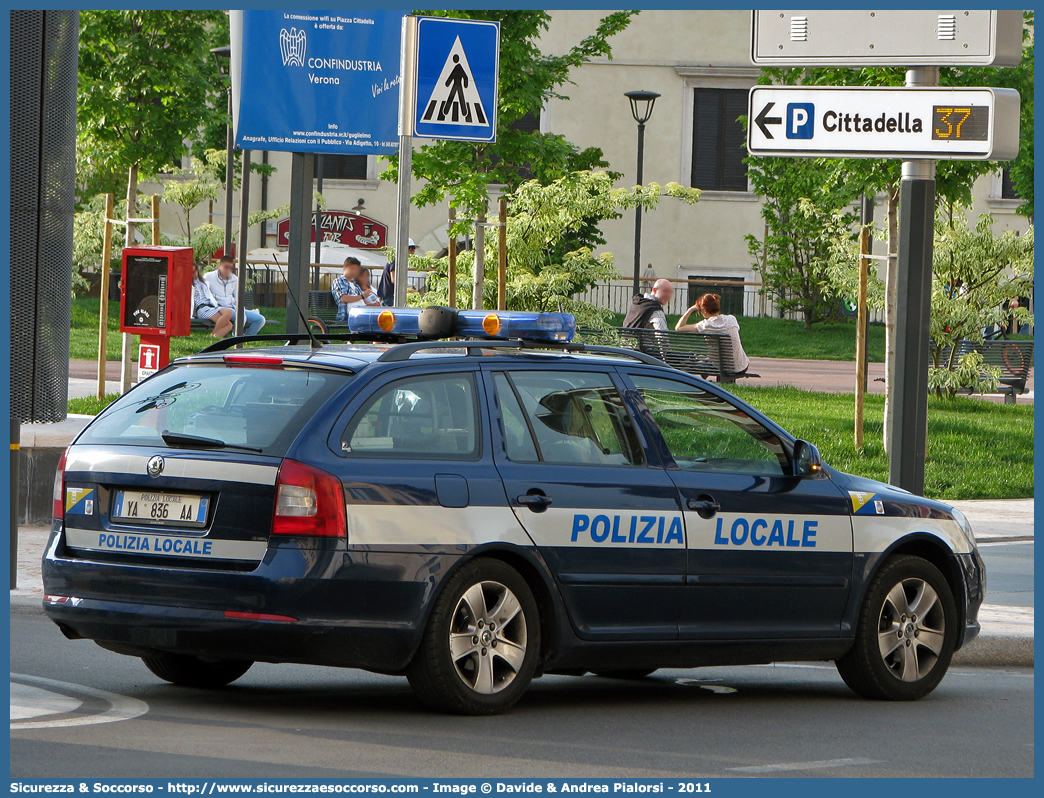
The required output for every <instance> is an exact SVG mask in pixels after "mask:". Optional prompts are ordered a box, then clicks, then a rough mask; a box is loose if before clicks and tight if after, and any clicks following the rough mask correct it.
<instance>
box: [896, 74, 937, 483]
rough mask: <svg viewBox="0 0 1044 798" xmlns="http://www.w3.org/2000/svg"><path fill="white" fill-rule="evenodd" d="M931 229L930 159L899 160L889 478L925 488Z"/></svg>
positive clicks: (910, 81) (911, 77)
mask: <svg viewBox="0 0 1044 798" xmlns="http://www.w3.org/2000/svg"><path fill="white" fill-rule="evenodd" d="M938 83H939V70H938V68H935V67H929V68H923V69H910V70H907V73H906V85H908V86H935V85H938ZM934 233H935V162H934V161H923V160H917V161H903V166H902V182H901V183H900V188H899V263H898V272H899V275H898V291H897V301H896V324H895V333H896V336H895V337H896V351H895V391H894V394H893V401H894V407H895V411H894V417H893V421H892V434H891V439H890V440H889V445H888V481H889V482H890V483H891V484H893V485H895V486H896V487H900V488H903V489H904V490H908V491H910V492H911V493H914V494H917V495H921V494H923V493H924V463H925V455H926V450H927V448H928V366H929V356H928V342H929V326H930V322H931V299H932V247H933V243H934V240H933V239H934Z"/></svg>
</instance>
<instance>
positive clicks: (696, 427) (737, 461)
mask: <svg viewBox="0 0 1044 798" xmlns="http://www.w3.org/2000/svg"><path fill="white" fill-rule="evenodd" d="M631 380H632V381H633V382H634V384H635V387H637V388H638V392H639V394H641V397H642V400H643V401H644V402H645V406H646V407H648V408H649V412H650V413H652V417H653V419H654V420H655V421H656V424H657V425H658V426H659V428H660V432H661V433H662V434H663V438H664V440H665V441H666V442H667V447H668V448H669V449H670V451H671V456H672V457H673V458H674V462H675V463H677V464H678V466H679V467H681V468H685V469H691V470H702V471H731V472H737V473H747V474H750V473H754V474H766V475H774V476H780V475H782V474H784V473H786V468H787V465H788V461H787V455H786V451H785V450H784V448H783V444H782V442H781V441H780V439H779V437H778V436H776V435H775V433H773V432H770V431H769V430H767V429H766V428H765V427H764V426H763V425H762V424H760V423H759V422H758V421H756V420H755V419H753V418H751V417H750V416H749V415H748V414H747V413H745V412H744V411H742V410H741V409H740V408H738V407H736V406H734V405H732V404H730V403H729V402H727V401H725V400H724V399H722V398H720V397H718V396H715V395H714V394H712V393H709V392H707V391H703V390H700V389H699V388H696V387H694V386H692V385H688V384H687V383H684V382H679V381H677V380H671V379H664V378H660V377H646V376H640V375H635V374H632V375H631Z"/></svg>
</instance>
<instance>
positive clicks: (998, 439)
mask: <svg viewBox="0 0 1044 798" xmlns="http://www.w3.org/2000/svg"><path fill="white" fill-rule="evenodd" d="M732 390H733V393H735V394H736V395H737V396H739V397H740V398H742V399H743V400H744V401H746V402H749V403H750V404H751V405H753V406H754V407H756V408H757V409H758V410H760V411H762V412H763V413H765V414H766V415H767V416H769V418H771V419H773V420H774V421H775V422H776V423H778V424H780V425H781V426H782V427H783V428H784V429H786V430H787V431H788V432H790V433H791V434H793V435H796V436H797V437H799V438H804V439H805V440H807V441H809V442H810V443H813V444H815V445H816V446H817V447H818V448H819V451H820V453H821V454H822V455H823V459H824V460H825V461H826V462H827V463H828V464H830V465H831V466H833V467H834V468H837V469H839V470H841V471H847V472H848V473H851V474H859V475H860V476H864V477H869V478H871V479H877V480H881V481H882V482H887V481H888V457H887V456H886V455H885V452H884V446H883V445H882V442H881V435H882V423H883V422H882V419H883V416H884V397H883V396H880V395H868V396H867V397H866V422H865V423H864V425H863V430H864V438H863V440H864V446H863V451H862V452H857V451H856V450H855V446H854V444H853V440H852V435H853V421H852V414H853V397H852V394H823V393H813V392H811V391H802V390H799V389H797V388H759V387H753V386H745V385H743V386H735V387H734V388H733V389H732ZM924 492H925V495H926V496H928V497H930V498H933V499H944V500H945V499H1022V498H1026V499H1028V498H1032V497H1033V405H1000V404H994V403H993V402H987V401H983V400H981V399H972V398H970V397H958V398H956V399H952V400H949V399H939V398H937V397H934V396H933V397H931V398H930V399H929V401H928V457H927V463H926V467H925V487H924Z"/></svg>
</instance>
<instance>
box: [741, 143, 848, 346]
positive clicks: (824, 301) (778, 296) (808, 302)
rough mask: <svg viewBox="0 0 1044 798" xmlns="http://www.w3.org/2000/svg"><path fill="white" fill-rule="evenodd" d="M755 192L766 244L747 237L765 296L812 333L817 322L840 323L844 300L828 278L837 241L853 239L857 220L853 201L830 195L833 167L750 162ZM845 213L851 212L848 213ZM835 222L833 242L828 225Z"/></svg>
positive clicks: (799, 161)
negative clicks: (839, 236)
mask: <svg viewBox="0 0 1044 798" xmlns="http://www.w3.org/2000/svg"><path fill="white" fill-rule="evenodd" d="M746 162H747V164H748V165H749V169H748V170H747V176H748V179H749V180H750V182H751V184H752V185H753V187H754V192H755V193H756V194H758V195H760V196H761V197H762V198H763V199H764V203H763V205H762V208H761V215H762V217H763V218H764V219H765V225H766V232H765V240H764V241H760V240H758V238H757V237H756V236H753V235H748V236H746V240H747V247H748V251H749V252H750V255H751V258H752V259H753V268H754V270H755V271H757V272H759V273H760V274H761V278H762V283H763V287H762V289H761V290H762V291H763V292H765V293H768V294H770V295H771V296H772V297H773V299H774V301H775V303H776V306H777V307H778V308H779V309H780V310H782V311H784V312H798V313H800V314H801V315H802V317H803V319H804V322H805V329H806V330H811V329H812V325H813V324H815V323H816V322H817V321H826V320H830V319H839V318H840V317H841V314H842V311H843V297H842V296H841V295H840V294H839V293H838V292H837V291H836V290H835V287H834V284H833V283H831V281H830V279H829V275H828V271H829V267H830V264H831V259H832V257H833V248H834V247H835V246H836V242H835V239H834V237H833V236H836V235H837V234H838V231H839V230H840V231H843V233H842V235H843V237H847V238H849V239H851V238H852V235H853V234H852V225H853V224H854V223H855V221H856V217H855V215H854V214H853V213H852V212H851V210H850V209H848V206H850V205H851V203H852V201H853V199H854V197H853V196H852V195H851V193H848V194H845V193H843V192H839V191H832V190H830V188H829V176H830V175H831V173H832V167H831V165H830V164H829V162H827V161H825V160H824V159H821V158H812V159H803V158H756V157H750V158H747V159H746ZM846 209H847V210H846ZM826 219H833V220H834V222H835V223H834V225H833V227H832V228H831V229H832V230H833V236H832V235H829V234H825V232H824V231H825V227H824V220H826Z"/></svg>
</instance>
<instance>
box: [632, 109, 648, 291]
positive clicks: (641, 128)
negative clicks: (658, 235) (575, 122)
mask: <svg viewBox="0 0 1044 798" xmlns="http://www.w3.org/2000/svg"><path fill="white" fill-rule="evenodd" d="M644 160H645V122H639V123H638V185H639V186H640V185H641V184H642V179H643V175H642V172H643V171H644V170H643V168H642V167H643V166H644ZM641 260H642V206H641V205H638V206H637V207H636V208H635V209H634V285H633V288H632V291H633V292H634V294H635V295H637V294H638V293H640V289H639V285H638V277H639V271H640V266H641Z"/></svg>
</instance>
